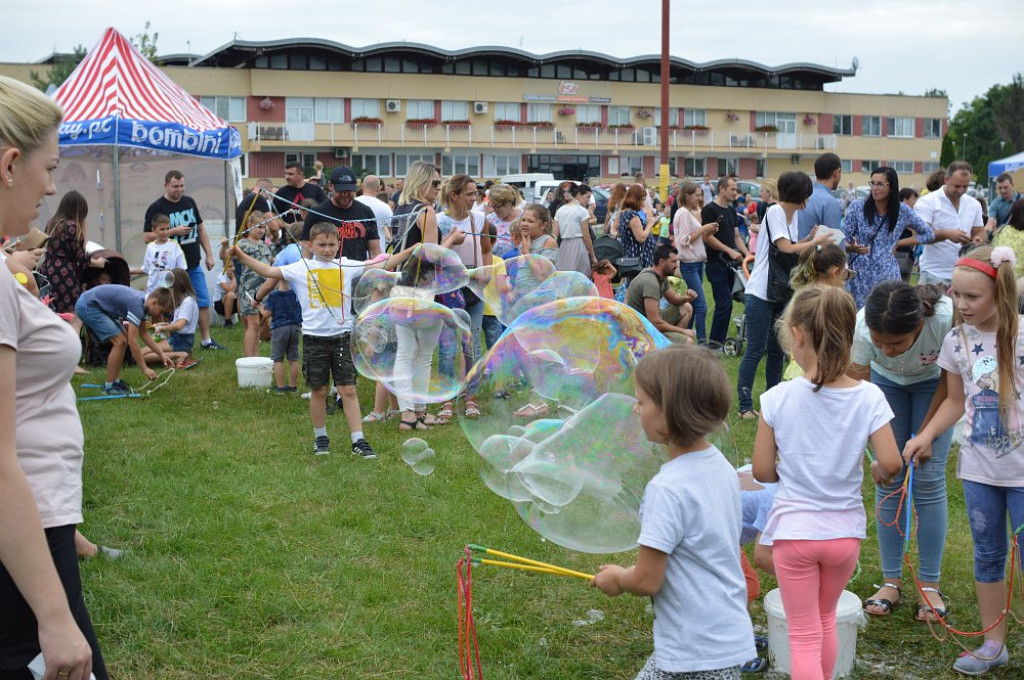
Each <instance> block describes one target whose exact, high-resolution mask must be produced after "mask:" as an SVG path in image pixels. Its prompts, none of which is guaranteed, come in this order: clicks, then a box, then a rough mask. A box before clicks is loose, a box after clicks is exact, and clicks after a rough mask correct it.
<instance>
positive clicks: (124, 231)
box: [53, 28, 242, 264]
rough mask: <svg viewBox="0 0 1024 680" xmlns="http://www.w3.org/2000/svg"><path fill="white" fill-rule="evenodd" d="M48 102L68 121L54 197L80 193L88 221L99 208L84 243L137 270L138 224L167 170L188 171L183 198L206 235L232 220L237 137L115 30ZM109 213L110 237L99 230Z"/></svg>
mask: <svg viewBox="0 0 1024 680" xmlns="http://www.w3.org/2000/svg"><path fill="white" fill-rule="evenodd" d="M53 98H54V100H55V101H56V102H57V103H58V104H60V105H61V107H62V108H63V109H64V116H65V117H64V121H63V122H62V123H61V126H60V147H61V157H62V167H61V169H60V170H58V177H57V186H58V190H59V191H60V192H63V191H67V190H69V189H76V190H78V191H80V192H81V193H83V194H84V195H85V196H86V198H87V199H89V203H90V207H91V209H92V212H93V214H94V215H96V214H97V212H96V211H95V207H99V211H98V215H99V220H98V221H97V220H95V218H94V220H93V221H92V222H93V224H97V223H98V225H99V230H100V233H99V234H97V233H95V230H92V231H91V233H90V234H89V236H88V237H89V238H90V239H91V240H95V241H100V242H101V243H103V245H105V246H107V247H112V248H115V249H117V250H118V251H120V252H122V253H124V254H125V256H126V257H129V262H132V263H133V264H134V263H135V261H136V260H138V261H139V262H141V252H142V251H143V250H144V249H145V245H144V244H143V243H142V240H141V233H142V218H143V215H144V213H145V210H146V207H147V206H148V205H149V203H151V202H152V201H153V200H155V199H156V198H157V197H159V196H160V194H161V193H162V190H163V179H164V174H165V173H166V172H167V171H168V170H171V169H176V170H181V171H182V172H183V173H185V175H186V191H187V192H188V194H189V195H190V196H192V197H193V198H194V199H196V201H197V202H198V203H199V206H200V212H201V215H202V216H203V219H204V222H205V223H206V227H207V231H208V232H210V233H211V237H213V236H215V235H216V232H217V231H219V230H218V229H216V228H215V227H217V225H224V223H225V220H226V219H227V216H229V215H232V216H233V213H234V208H233V206H234V195H235V192H236V190H235V186H236V182H235V178H234V177H233V176H232V175H239V174H240V173H239V172H238V163H237V161H236V162H235V163H233V164H232V163H231V161H232V160H233V159H237V158H238V157H239V156H240V155H241V153H242V148H241V138H240V136H239V134H238V130H236V129H235V128H234V127H232V126H231V125H229V124H228V123H227V122H225V121H224V120H223V119H221V118H219V117H217V116H216V115H214V114H213V113H212V112H211V111H209V110H208V109H207V108H205V107H204V106H202V105H201V104H200V103H199V102H198V101H196V99H195V98H194V97H193V96H192V95H191V94H189V93H188V92H187V91H185V90H184V89H183V88H181V87H180V86H179V85H177V84H176V83H174V82H173V81H172V80H171V79H170V78H168V77H167V76H166V75H165V74H164V73H163V71H161V70H160V69H159V68H158V67H157V66H155V65H154V64H152V63H151V62H150V61H149V60H148V59H146V58H145V57H143V56H142V54H141V53H139V51H138V50H137V49H136V48H135V46H134V45H132V44H131V42H130V41H129V40H128V39H127V38H125V37H124V36H123V35H122V34H121V33H119V32H118V31H117V30H115V29H113V28H108V29H107V30H106V31H104V33H103V37H102V38H101V39H100V41H99V43H97V45H96V46H95V47H93V49H92V50H90V51H89V53H88V54H87V55H86V57H85V59H83V60H82V62H81V63H80V64H79V65H78V67H77V68H76V69H75V70H74V72H72V74H71V75H70V76H69V77H68V79H67V80H66V81H65V82H64V84H62V85H61V86H60V87H59V88H57V90H56V91H55V92H54V93H53ZM232 165H234V166H235V172H234V173H233V172H232V167H231V166H232ZM108 188H109V189H112V190H108ZM110 213H112V214H113V216H114V225H113V226H114V229H110V227H111V225H110V224H105V221H106V220H105V216H106V215H107V214H110ZM211 218H214V219H212V220H211ZM211 227H214V228H213V229H211ZM222 228H223V227H222ZM108 232H112V233H108ZM122 236H123V237H124V238H122ZM131 251H138V253H139V254H138V255H137V256H136V254H135V253H134V252H131Z"/></svg>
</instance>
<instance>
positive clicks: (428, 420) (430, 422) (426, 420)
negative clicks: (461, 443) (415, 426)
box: [416, 413, 448, 427]
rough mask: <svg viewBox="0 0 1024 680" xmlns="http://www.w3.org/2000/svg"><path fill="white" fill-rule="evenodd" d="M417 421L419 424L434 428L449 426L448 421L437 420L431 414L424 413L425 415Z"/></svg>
mask: <svg viewBox="0 0 1024 680" xmlns="http://www.w3.org/2000/svg"><path fill="white" fill-rule="evenodd" d="M416 420H418V421H419V422H421V423H423V424H424V425H426V426H427V427H434V426H435V425H447V424H448V421H447V420H438V419H437V418H435V417H434V416H432V415H430V414H429V413H424V414H423V415H418V416H416Z"/></svg>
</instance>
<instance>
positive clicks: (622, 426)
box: [459, 297, 669, 553]
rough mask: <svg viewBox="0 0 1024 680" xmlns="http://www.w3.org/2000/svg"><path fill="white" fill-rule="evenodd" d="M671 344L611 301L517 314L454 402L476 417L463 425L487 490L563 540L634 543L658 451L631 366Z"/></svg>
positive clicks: (612, 546) (594, 546) (588, 548)
mask: <svg viewBox="0 0 1024 680" xmlns="http://www.w3.org/2000/svg"><path fill="white" fill-rule="evenodd" d="M668 345H669V342H668V341H667V340H666V339H665V337H664V336H663V335H661V333H659V332H658V331H657V330H655V329H654V327H653V326H652V325H651V324H650V323H649V322H648V321H647V320H646V319H645V318H643V317H642V316H640V315H639V314H637V313H636V312H635V311H633V310H632V309H630V308H628V307H626V306H625V305H622V304H620V303H617V302H615V301H613V300H605V299H602V298H597V297H586V298H584V297H576V298H569V299H564V300H559V301H556V302H552V303H548V304H545V305H541V306H540V307H537V308H534V309H531V310H529V311H527V312H525V313H524V314H522V315H521V316H519V317H518V318H517V319H516V320H515V321H514V322H513V323H512V325H511V326H509V328H508V330H507V331H506V332H505V334H504V335H503V336H502V337H501V338H500V339H499V340H498V342H497V343H495V345H494V347H492V348H491V349H490V350H489V351H488V353H487V355H486V356H485V357H484V358H483V359H482V360H481V361H480V362H479V363H478V364H477V365H476V366H475V367H474V368H473V370H472V371H471V372H470V374H469V376H467V379H466V382H465V387H464V391H463V394H462V395H461V398H463V399H464V398H468V397H473V398H474V399H475V400H476V402H477V404H478V405H479V407H480V409H481V411H482V415H481V416H480V417H479V418H476V419H468V418H465V417H460V419H459V422H460V424H461V426H462V430H463V432H464V433H465V435H466V437H467V439H468V440H469V442H470V444H471V445H472V446H473V448H474V449H475V450H476V451H477V453H478V454H479V455H480V458H481V471H480V474H481V478H482V479H483V481H484V483H485V484H486V485H487V487H488V488H490V489H491V490H492V491H494V492H495V493H497V494H498V495H500V496H502V497H504V498H507V499H509V500H510V501H512V502H513V503H515V507H516V510H517V512H518V513H519V514H520V515H521V516H522V517H523V519H524V520H526V521H527V522H528V523H529V524H530V526H531V527H533V528H534V529H535V530H536V531H537V532H538V533H540V534H541V536H543V537H544V538H546V539H549V540H551V541H553V542H555V543H558V544H559V545H562V546H565V547H568V548H572V549H575V550H580V551H583V552H594V553H608V552H619V551H623V550H629V549H631V548H633V547H635V546H636V539H637V536H638V535H639V527H640V525H639V507H640V500H641V498H642V496H643V489H644V486H645V485H646V484H647V481H648V480H650V478H651V477H652V476H653V475H654V474H655V473H656V472H657V470H658V468H659V467H660V465H661V462H662V461H663V457H662V455H663V454H662V453H661V451H660V449H659V448H658V447H656V446H655V445H653V444H651V443H650V442H648V441H647V439H646V437H644V435H643V432H642V430H641V429H640V426H639V423H638V421H637V418H636V416H635V415H634V414H633V407H634V405H635V403H636V400H635V399H634V398H633V396H632V394H633V368H634V367H635V366H636V363H637V361H639V359H640V358H641V357H642V356H643V355H644V354H646V353H648V352H650V351H652V350H654V349H657V348H659V347H666V346H668ZM460 412H461V409H460Z"/></svg>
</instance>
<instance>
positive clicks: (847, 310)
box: [775, 286, 857, 392]
mask: <svg viewBox="0 0 1024 680" xmlns="http://www.w3.org/2000/svg"><path fill="white" fill-rule="evenodd" d="M856 325H857V305H856V304H855V303H854V302H853V298H852V297H851V296H850V294H849V293H847V292H846V291H845V290H843V289H842V288H837V287H835V286H805V287H804V288H801V289H800V290H798V291H797V292H796V293H795V294H794V295H793V299H792V300H791V301H790V303H789V306H787V307H786V311H785V313H784V314H783V315H782V317H781V318H780V319H779V320H778V321H777V322H776V326H775V333H776V337H778V339H779V344H780V345H781V346H782V348H783V349H784V350H786V351H787V352H788V351H789V349H790V341H791V335H790V329H791V328H802V329H803V330H804V332H805V333H807V338H808V340H809V341H810V343H811V346H812V347H814V354H815V356H816V357H817V363H818V367H817V370H816V371H815V374H814V381H813V382H814V391H815V392H817V391H818V390H820V389H821V388H822V387H823V386H824V385H825V383H829V382H832V381H834V380H838V379H839V378H840V377H842V375H843V374H844V373H846V370H847V368H849V366H850V349H851V348H852V347H853V331H854V328H855V327H856Z"/></svg>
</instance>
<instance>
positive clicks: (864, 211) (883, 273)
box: [843, 167, 959, 309]
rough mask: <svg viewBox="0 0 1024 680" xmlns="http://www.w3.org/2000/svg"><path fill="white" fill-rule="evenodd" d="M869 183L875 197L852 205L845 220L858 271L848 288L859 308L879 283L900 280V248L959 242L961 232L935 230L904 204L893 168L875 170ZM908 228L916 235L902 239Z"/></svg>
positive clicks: (849, 248)
mask: <svg viewBox="0 0 1024 680" xmlns="http://www.w3.org/2000/svg"><path fill="white" fill-rule="evenodd" d="M869 184H870V187H871V197H870V198H864V199H858V200H856V201H854V202H853V203H851V204H850V208H849V210H847V212H846V219H845V220H844V221H843V234H844V235H845V237H846V244H847V245H846V250H847V252H849V253H850V254H851V255H850V261H849V264H850V269H854V270H856V271H857V276H856V277H855V278H853V279H850V282H849V283H848V284H847V285H848V286H849V289H850V294H851V295H853V299H854V301H855V302H856V303H857V309H860V308H861V307H863V306H864V303H865V302H866V301H867V299H868V295H869V294H870V293H871V291H872V289H873V288H874V287H875V286H877V285H878V284H879V283H881V282H882V281H889V280H893V279H895V280H898V279H899V278H900V267H899V264H898V263H897V262H896V256H895V255H894V254H893V251H894V250H895V248H896V247H897V246H899V247H902V246H913V245H917V244H924V243H937V242H939V241H945V240H947V239H950V238H952V239H954V240H955V239H957V238H958V236H957V235H958V233H959V232H956V231H955V230H952V229H938V230H935V231H932V228H931V227H930V226H928V225H927V224H925V223H924V222H922V221H921V219H920V218H919V217H918V216H917V213H915V212H914V211H913V209H912V208H910V207H909V206H907V205H905V204H903V203H901V202H900V182H899V177H898V176H897V174H896V171H895V170H893V169H892V168H887V167H879V168H875V169H874V170H873V171H872V172H871V181H870V183H869ZM904 229H909V230H910V231H912V232H913V235H912V236H909V237H907V238H904V239H901V238H900V235H901V234H902V233H903V230H904Z"/></svg>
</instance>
